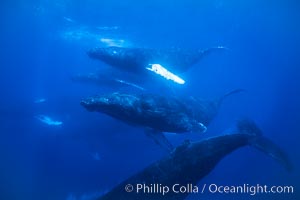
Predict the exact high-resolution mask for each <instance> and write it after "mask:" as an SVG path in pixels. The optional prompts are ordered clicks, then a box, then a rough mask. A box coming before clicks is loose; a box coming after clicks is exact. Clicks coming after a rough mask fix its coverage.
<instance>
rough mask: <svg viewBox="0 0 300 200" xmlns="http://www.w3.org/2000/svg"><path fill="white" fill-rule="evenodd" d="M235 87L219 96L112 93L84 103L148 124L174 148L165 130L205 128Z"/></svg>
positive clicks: (162, 142) (150, 133) (151, 132)
mask: <svg viewBox="0 0 300 200" xmlns="http://www.w3.org/2000/svg"><path fill="white" fill-rule="evenodd" d="M241 91H243V90H241V89H238V90H234V91H232V92H230V93H228V94H226V95H224V96H222V97H221V98H218V99H216V100H213V101H211V100H202V99H196V98H187V99H180V98H176V97H165V96H161V95H154V94H125V93H110V94H106V95H96V96H91V97H88V98H85V99H83V100H82V101H81V105H82V106H84V107H85V108H86V109H87V110H89V111H97V112H101V113H105V114H107V115H109V116H111V117H114V118H116V119H119V120H121V121H123V122H126V123H128V124H131V125H135V126H141V127H144V128H146V129H147V130H148V131H147V134H148V136H150V137H152V138H153V139H154V140H155V141H156V142H157V143H158V144H160V145H162V146H163V147H166V148H168V149H169V150H170V149H172V145H171V144H170V143H169V142H168V141H167V139H166V138H165V137H164V135H163V134H162V132H172V133H185V132H200V133H201V132H205V131H206V129H207V126H208V124H209V123H210V122H211V120H212V119H213V118H214V117H215V116H216V114H217V112H218V110H219V107H220V104H221V102H222V101H223V100H224V98H226V97H227V96H229V95H232V94H235V93H239V92H241Z"/></svg>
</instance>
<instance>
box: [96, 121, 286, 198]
mask: <svg viewBox="0 0 300 200" xmlns="http://www.w3.org/2000/svg"><path fill="white" fill-rule="evenodd" d="M237 127H238V130H237V132H236V133H234V134H228V135H222V136H217V137H213V138H210V139H206V140H203V141H200V142H194V143H191V142H188V141H186V142H185V143H184V144H182V145H181V146H178V147H177V148H176V149H175V150H174V151H173V152H172V153H171V154H170V155H168V156H167V157H165V158H163V159H161V160H159V161H157V162H155V163H153V164H151V165H150V166H148V167H146V168H145V169H144V170H142V171H141V172H139V173H137V174H135V175H133V176H131V177H130V178H128V179H127V180H125V181H123V182H122V183H120V184H119V185H117V186H116V187H114V188H113V189H112V190H111V191H110V192H108V193H107V194H105V195H104V196H102V197H100V198H98V200H114V199H118V200H136V199H143V200H160V199H167V200H174V199H176V200H182V199H185V198H186V197H187V196H188V195H189V194H191V193H192V192H191V190H192V191H193V192H194V193H199V196H201V195H202V194H201V189H202V188H200V189H199V190H197V183H198V182H199V181H200V180H201V179H202V178H203V177H205V176H206V175H208V174H209V173H210V172H211V171H212V170H213V169H214V167H215V166H216V165H217V164H218V163H219V161H221V160H222V159H223V158H224V157H225V156H227V155H228V154H230V153H231V152H233V151H235V150H236V149H238V148H240V147H243V146H247V145H250V146H252V147H254V148H256V149H259V150H261V151H262V152H264V153H266V154H267V155H268V156H270V157H272V158H273V159H275V160H277V161H278V162H279V163H281V164H282V165H283V166H284V167H285V168H286V169H287V170H291V169H292V165H291V163H290V161H289V159H288V156H287V155H286V154H285V152H284V151H283V150H282V149H281V148H280V147H278V146H277V145H275V144H274V143H273V142H272V141H270V140H269V139H267V138H265V137H263V136H262V133H261V131H260V129H259V128H258V127H257V126H256V125H255V123H254V122H252V121H250V120H241V121H240V122H239V123H238V125H237ZM128 184H130V185H128ZM144 184H145V185H146V186H148V187H152V193H150V192H149V193H147V192H143V187H145V186H144ZM174 184H178V187H177V188H175V190H177V191H178V190H179V186H186V187H190V188H189V190H190V192H185V193H182V192H179V193H176V192H174V191H173V190H172V189H173V188H172V187H173V186H174ZM154 187H155V189H154ZM162 187H164V188H162ZM166 187H168V188H169V191H168V192H166V193H164V195H162V190H163V189H165V191H167V190H166ZM191 187H192V188H191ZM138 188H139V189H138ZM125 189H127V190H130V191H131V192H126V191H125ZM159 189H161V190H159ZM146 191H147V189H146ZM153 191H156V192H153ZM197 191H198V192H197ZM205 192H207V190H206V191H205Z"/></svg>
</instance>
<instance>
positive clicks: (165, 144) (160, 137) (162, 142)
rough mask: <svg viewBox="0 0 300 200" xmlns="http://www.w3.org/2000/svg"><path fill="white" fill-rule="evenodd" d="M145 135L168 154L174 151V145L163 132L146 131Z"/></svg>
mask: <svg viewBox="0 0 300 200" xmlns="http://www.w3.org/2000/svg"><path fill="white" fill-rule="evenodd" d="M145 133H146V135H147V136H148V137H150V138H151V139H153V140H154V142H155V143H156V144H158V145H159V146H161V147H162V148H163V149H165V150H167V151H168V152H171V151H172V150H173V149H174V147H173V145H172V144H171V143H170V142H169V140H168V139H167V138H166V137H165V135H164V134H163V133H162V132H160V131H157V130H154V129H146V130H145Z"/></svg>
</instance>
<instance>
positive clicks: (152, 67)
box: [146, 64, 185, 85]
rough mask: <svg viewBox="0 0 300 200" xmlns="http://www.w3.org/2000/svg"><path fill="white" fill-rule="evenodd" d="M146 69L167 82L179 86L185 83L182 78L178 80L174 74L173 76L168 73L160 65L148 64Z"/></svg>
mask: <svg viewBox="0 0 300 200" xmlns="http://www.w3.org/2000/svg"><path fill="white" fill-rule="evenodd" d="M146 69H147V70H149V71H151V72H154V73H155V74H158V75H160V76H162V77H164V78H165V79H167V80H172V81H174V82H175V83H178V84H181V85H182V84H184V83H185V81H184V80H183V79H182V78H180V77H179V76H177V75H176V74H173V73H172V72H171V71H169V70H168V69H166V68H165V67H163V66H162V65H160V64H149V67H146Z"/></svg>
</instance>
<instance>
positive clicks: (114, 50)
mask: <svg viewBox="0 0 300 200" xmlns="http://www.w3.org/2000/svg"><path fill="white" fill-rule="evenodd" d="M87 54H88V56H89V57H90V58H93V59H97V60H100V61H102V62H104V63H106V64H108V65H111V66H113V67H116V68H118V69H120V70H123V71H127V72H141V71H144V70H145V69H144V68H145V66H147V65H148V63H147V62H148V60H147V56H146V55H145V52H144V51H141V50H140V49H136V48H125V47H115V46H111V47H97V48H93V49H91V50H89V51H88V52H87Z"/></svg>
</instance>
